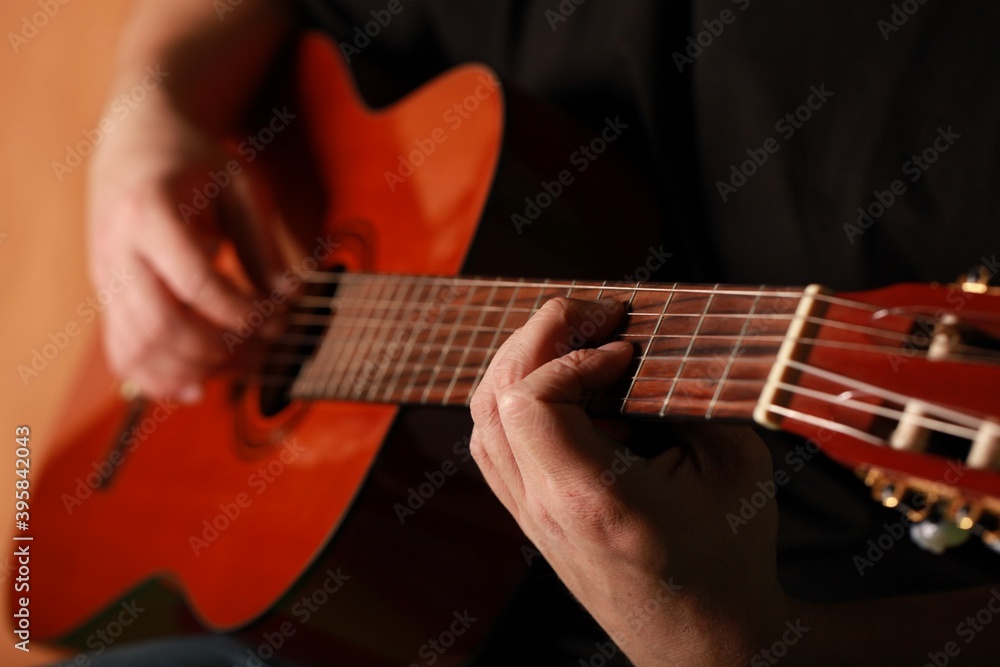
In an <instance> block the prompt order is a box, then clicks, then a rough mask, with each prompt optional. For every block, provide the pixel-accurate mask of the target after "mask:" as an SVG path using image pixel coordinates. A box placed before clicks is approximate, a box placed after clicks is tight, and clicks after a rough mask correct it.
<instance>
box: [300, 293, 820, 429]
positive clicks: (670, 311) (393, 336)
mask: <svg viewBox="0 0 1000 667" xmlns="http://www.w3.org/2000/svg"><path fill="white" fill-rule="evenodd" d="M320 280H323V281H327V282H332V283H335V284H336V291H335V293H334V294H333V295H332V296H330V297H304V298H303V299H302V301H301V303H300V304H299V306H298V309H297V310H296V312H295V313H294V314H293V316H292V322H293V324H294V325H297V326H300V327H309V326H312V327H314V328H315V327H317V326H320V327H322V333H321V335H319V336H318V337H317V338H315V339H314V340H315V347H314V348H313V349H312V352H311V354H309V356H308V359H307V360H306V361H305V363H304V364H303V365H302V366H301V369H300V371H299V373H298V377H297V378H296V380H295V382H294V384H293V386H292V389H291V396H292V397H293V398H297V399H312V400H315V399H327V400H339V401H364V402H386V403H397V404H421V405H455V406H462V405H468V404H469V401H470V400H471V397H472V394H473V393H474V391H475V389H476V386H477V385H478V384H479V382H480V381H481V380H482V378H483V375H484V373H485V372H486V368H487V366H488V365H489V362H490V360H491V359H492V358H493V355H494V354H495V353H496V351H497V349H498V348H499V347H500V346H501V345H502V344H503V343H504V341H506V340H507V338H508V337H509V336H510V334H512V333H513V332H514V331H515V330H516V329H517V328H518V327H521V326H523V325H524V324H525V322H527V320H528V318H529V317H531V315H532V314H534V313H535V312H536V311H537V310H538V309H539V308H541V306H542V305H543V304H544V303H545V302H546V301H548V300H549V299H551V298H553V297H558V296H562V297H569V298H576V299H588V300H596V299H600V298H606V297H611V298H615V299H617V300H619V301H622V302H624V303H625V304H626V313H627V317H626V318H625V321H624V323H623V324H622V325H621V326H620V327H619V330H618V332H617V333H616V335H615V337H616V338H618V339H621V340H626V341H628V342H630V343H633V345H634V346H635V349H636V354H635V360H634V363H633V366H632V372H630V373H629V374H628V376H627V377H626V378H625V379H624V380H623V381H622V382H621V383H620V385H618V386H616V387H614V388H612V389H610V390H608V391H606V392H604V393H602V394H601V395H599V396H594V397H592V398H591V400H590V403H589V405H588V407H589V408H591V409H593V410H594V411H596V412H617V413H621V414H630V415H642V416H661V417H700V418H724V419H743V420H749V419H751V418H752V414H753V410H754V407H755V405H756V403H757V400H758V398H759V397H760V395H761V392H762V390H763V388H764V384H765V381H766V379H767V376H768V373H769V372H770V369H771V367H772V365H773V364H774V361H775V359H776V358H777V356H778V351H779V348H780V347H781V344H782V342H783V341H784V338H785V334H786V333H787V332H788V330H789V327H790V325H791V322H792V319H793V317H794V315H795V311H796V308H797V307H798V304H799V301H800V300H801V298H802V295H803V291H802V290H801V289H795V288H792V289H787V288H766V287H752V288H751V287H734V286H722V285H714V286H712V285H685V284H676V283H675V284H657V283H641V284H640V283H612V282H603V283H586V282H579V281H555V280H543V281H532V280H525V279H516V280H511V279H484V278H453V279H450V278H433V277H421V276H392V275H373V274H325V275H323V276H321V278H320ZM596 326H597V323H596V322H584V323H581V324H580V326H579V329H580V330H579V331H576V330H574V331H572V332H571V337H572V339H571V340H570V341H569V345H572V346H578V345H580V344H582V342H583V338H584V336H587V335H590V334H593V332H594V329H596ZM591 327H593V328H591ZM304 338H306V339H308V337H304ZM569 345H568V346H567V347H566V348H565V349H561V350H556V352H565V351H568V350H569V349H570V347H569Z"/></svg>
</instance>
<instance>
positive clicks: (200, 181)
mask: <svg viewBox="0 0 1000 667" xmlns="http://www.w3.org/2000/svg"><path fill="white" fill-rule="evenodd" d="M232 159H233V157H232V156H231V155H229V154H228V153H226V152H225V151H223V150H222V149H221V148H220V145H219V144H218V142H217V141H215V140H214V139H212V138H211V137H209V136H206V135H205V134H203V133H201V132H200V131H199V130H198V128H196V127H194V126H193V125H192V124H189V123H188V122H187V121H186V119H185V118H184V117H183V116H182V115H181V114H179V113H178V112H177V111H176V110H175V109H174V108H173V107H172V105H171V104H170V100H169V98H168V97H167V95H166V94H161V93H160V92H159V91H153V92H152V93H150V95H149V97H148V98H147V99H146V100H144V101H143V102H142V103H141V104H139V105H138V106H137V107H136V108H135V109H134V110H132V112H131V113H130V115H129V116H128V117H127V118H125V119H124V120H123V121H121V122H120V123H119V124H118V126H117V127H116V128H115V131H114V132H112V133H110V134H108V136H107V138H106V139H105V141H104V143H103V144H102V145H101V146H100V147H99V149H98V150H97V151H96V153H95V155H94V158H93V162H92V163H91V165H90V171H89V181H88V221H89V241H90V242H89V259H90V278H91V282H92V283H93V286H94V288H95V289H97V290H101V289H104V288H106V287H107V286H108V284H109V282H110V281H111V280H112V278H113V275H112V273H113V272H119V275H121V276H124V277H125V279H126V280H127V286H126V287H125V289H124V290H122V291H121V292H120V293H118V294H116V295H114V297H113V299H112V300H111V301H110V303H108V304H107V306H106V308H105V310H104V316H103V333H104V344H105V349H106V352H107V356H108V359H109V360H110V363H111V365H112V368H113V369H114V371H115V372H116V373H118V374H119V375H120V376H121V377H122V378H125V379H128V380H131V381H133V382H135V383H137V384H138V386H139V388H140V389H141V390H142V391H143V393H145V394H146V395H148V396H151V397H161V396H173V397H175V398H178V399H179V400H182V401H185V402H192V401H195V400H197V399H198V398H200V395H201V384H202V382H203V380H204V379H205V377H206V376H207V375H209V374H210V373H212V372H213V371H215V370H217V369H219V368H221V367H223V366H225V365H226V364H227V363H229V362H231V356H232V355H231V354H230V352H229V350H228V349H227V347H226V345H225V344H224V341H223V337H222V336H223V333H224V332H225V331H232V330H234V328H235V327H236V326H237V322H238V320H239V319H240V318H241V317H246V315H247V314H248V313H249V312H250V311H251V309H252V306H251V298H252V297H253V296H255V295H252V294H248V293H246V290H243V289H240V288H239V287H237V285H236V284H234V282H232V281H231V280H230V279H228V278H227V277H225V276H223V275H220V273H219V272H218V271H217V269H216V267H215V266H214V265H213V257H214V256H215V254H216V251H217V250H218V248H219V245H220V242H221V241H222V240H223V239H230V240H233V241H234V242H235V245H236V247H237V248H238V249H239V251H240V257H241V260H242V261H243V264H244V267H245V269H246V273H247V275H248V276H249V277H250V279H251V280H252V281H253V283H254V284H255V286H256V287H257V288H258V289H259V290H261V291H262V292H270V291H271V290H272V289H274V288H276V287H278V283H277V281H276V280H275V279H274V278H273V276H276V275H278V274H280V263H279V260H278V258H277V256H276V255H275V253H274V250H273V247H274V246H273V244H271V243H268V242H267V241H266V239H265V231H264V226H265V222H266V221H265V219H264V218H265V211H264V210H263V209H262V207H261V205H260V204H259V203H258V202H257V201H256V200H255V197H254V195H253V188H251V187H250V184H249V182H248V175H247V174H246V172H245V170H243V173H242V174H241V175H239V176H237V177H234V178H233V179H232V182H231V183H230V184H228V186H227V187H223V188H220V189H219V195H218V196H217V197H215V198H213V199H211V200H210V201H209V205H208V206H207V207H204V208H203V209H199V208H198V206H197V204H202V205H203V204H204V201H205V200H201V201H198V202H195V201H194V200H195V194H194V192H195V189H197V190H198V191H200V192H205V186H206V185H208V184H209V183H212V180H211V179H210V176H209V175H210V173H211V172H213V171H214V172H220V173H221V172H225V171H226V163H227V162H229V161H230V160H232ZM208 192H209V193H212V192H215V190H214V189H212V188H209V190H208ZM272 320H273V321H272ZM272 320H269V321H268V322H267V323H265V325H264V326H262V327H261V328H260V330H259V331H258V333H262V334H263V335H264V336H265V337H266V336H268V335H272V334H274V333H275V331H276V329H277V328H278V326H279V323H278V322H277V321H276V320H275V318H272Z"/></svg>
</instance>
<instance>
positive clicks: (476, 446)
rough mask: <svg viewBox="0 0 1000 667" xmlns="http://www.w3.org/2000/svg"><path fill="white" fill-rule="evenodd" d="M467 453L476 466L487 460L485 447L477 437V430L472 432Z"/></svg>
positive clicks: (480, 438)
mask: <svg viewBox="0 0 1000 667" xmlns="http://www.w3.org/2000/svg"><path fill="white" fill-rule="evenodd" d="M469 453H470V454H471V455H472V459H473V460H474V461H475V462H476V463H477V464H481V463H482V462H483V461H486V460H487V459H489V456H488V455H487V453H486V445H484V444H483V439H482V437H481V436H480V435H479V429H478V428H477V429H473V431H472V438H471V439H470V440H469Z"/></svg>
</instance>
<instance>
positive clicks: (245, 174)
mask: <svg viewBox="0 0 1000 667" xmlns="http://www.w3.org/2000/svg"><path fill="white" fill-rule="evenodd" d="M232 179H233V180H232V183H231V184H230V186H229V188H227V190H226V195H225V196H224V197H223V198H222V201H221V207H220V211H219V226H220V228H221V231H222V232H223V234H224V235H225V236H226V237H227V238H229V239H230V240H231V241H232V243H233V247H234V249H235V250H236V254H237V256H238V257H239V259H240V264H241V265H242V267H243V270H244V271H245V272H246V274H247V278H249V279H250V282H251V283H252V284H253V285H254V287H255V288H257V290H259V291H260V292H261V293H262V294H269V293H271V292H272V291H274V290H276V289H281V276H282V274H283V273H284V271H285V269H286V268H287V267H286V266H285V264H284V262H283V261H282V257H281V253H280V252H279V249H278V248H279V245H278V242H277V240H278V239H277V234H276V231H275V227H276V223H277V218H278V211H277V206H276V205H275V203H274V198H273V196H272V194H271V190H270V188H269V187H268V186H267V183H266V182H265V180H264V179H263V177H262V176H261V175H260V174H259V173H257V172H256V170H253V169H252V168H251V167H250V166H249V165H244V168H243V169H242V170H240V171H239V172H238V173H237V174H236V175H234V176H233V177H232Z"/></svg>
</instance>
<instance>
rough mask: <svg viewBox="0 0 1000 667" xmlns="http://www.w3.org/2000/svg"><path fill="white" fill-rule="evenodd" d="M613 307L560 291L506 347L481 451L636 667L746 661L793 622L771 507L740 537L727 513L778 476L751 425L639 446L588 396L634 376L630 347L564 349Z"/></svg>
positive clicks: (536, 536)
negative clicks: (603, 420) (593, 410)
mask: <svg viewBox="0 0 1000 667" xmlns="http://www.w3.org/2000/svg"><path fill="white" fill-rule="evenodd" d="M609 307H610V305H609V304H604V305H601V304H599V303H598V304H595V303H590V302H584V301H576V300H566V299H555V300H552V301H550V302H548V303H546V304H545V306H544V307H543V308H542V309H541V310H540V311H539V312H538V313H537V314H536V315H535V316H534V317H532V319H531V320H530V321H529V322H528V323H527V324H526V325H525V326H524V327H523V328H522V329H520V330H519V331H517V332H516V333H515V334H514V335H513V336H511V338H510V339H509V340H508V341H507V342H506V343H505V344H504V345H503V346H502V347H501V348H500V350H499V351H498V353H497V355H496V357H495V358H494V360H493V361H492V363H491V364H490V367H489V369H488V371H487V372H486V374H485V376H484V378H483V381H482V383H481V384H480V386H479V388H478V390H477V391H476V393H475V395H474V396H473V399H472V415H473V418H474V420H475V430H474V431H473V436H472V443H471V449H472V453H473V455H474V457H475V459H476V462H477V463H478V464H479V466H480V468H481V470H482V471H483V474H484V475H485V477H486V480H487V482H488V483H489V485H490V487H491V488H492V489H493V491H494V492H495V493H496V495H497V496H498V497H499V499H500V501H501V502H502V503H503V504H504V505H505V506H506V507H507V509H508V510H510V512H511V513H512V514H513V516H514V518H515V519H516V520H517V522H518V523H519V524H520V526H521V528H522V529H523V530H524V532H525V534H526V535H527V536H528V538H529V539H531V541H532V542H533V543H534V544H535V545H536V547H537V548H538V549H539V550H540V551H541V553H542V554H543V555H544V556H545V557H546V559H547V560H548V561H549V563H550V564H551V565H552V567H553V568H554V569H555V571H556V572H557V573H558V574H559V576H560V578H561V579H562V580H563V581H564V582H565V583H566V585H567V586H568V587H569V589H570V591H572V592H573V594H574V595H576V597H577V598H578V599H579V600H580V601H581V602H582V603H583V604H584V606H586V607H587V609H588V610H589V611H590V612H591V614H593V615H594V617H595V618H596V619H597V620H598V621H599V622H600V623H601V625H602V626H603V627H604V628H605V630H607V631H608V633H609V634H610V636H611V638H612V639H613V640H614V641H615V642H616V643H618V645H619V646H620V647H621V649H622V650H624V651H625V653H626V654H628V655H629V657H630V658H631V659H632V660H633V661H635V663H636V664H638V665H659V664H664V665H666V664H670V665H674V664H690V665H700V664H713V665H724V664H736V663H739V662H740V661H743V664H746V661H747V660H748V659H749V657H750V655H751V654H752V653H753V652H755V651H756V648H755V647H759V646H761V645H764V644H765V642H766V643H768V644H769V643H770V642H771V641H772V639H773V637H774V636H775V634H774V633H777V634H779V635H780V631H779V628H781V626H782V623H784V621H785V620H787V617H786V616H785V614H786V613H787V612H786V610H785V605H786V602H785V599H784V596H783V594H782V592H781V590H780V588H779V586H778V583H777V576H776V570H775V536H776V530H777V515H776V511H775V508H774V505H773V503H772V504H769V505H768V506H766V507H765V508H764V509H763V510H761V512H760V514H758V516H756V517H754V519H753V520H752V521H751V522H749V525H747V526H743V527H742V528H741V530H740V531H738V533H737V534H735V535H734V533H733V531H732V530H731V528H730V526H729V524H728V523H727V520H726V518H725V517H726V514H727V513H728V512H731V511H733V508H735V507H739V500H740V498H741V497H748V496H749V495H751V494H752V493H753V492H754V491H756V490H757V487H756V486H755V484H756V482H757V481H758V480H769V479H770V478H771V462H770V456H769V454H768V452H767V449H766V448H765V447H764V445H763V443H762V442H761V441H760V439H759V438H758V437H757V436H756V435H755V434H754V433H753V431H752V430H750V429H727V428H719V427H713V428H709V427H698V428H693V427H692V428H687V429H682V430H681V432H682V433H683V434H684V440H685V442H683V443H680V445H679V446H676V447H673V448H671V449H668V450H667V451H666V452H665V453H663V454H660V455H659V456H656V457H654V458H652V459H645V458H641V457H636V456H634V455H632V454H631V453H630V452H627V450H626V449H625V447H624V445H622V444H621V443H620V442H618V441H616V440H614V439H612V437H611V436H610V435H608V431H607V429H604V428H601V427H595V425H594V423H593V422H592V421H591V420H590V418H589V417H588V416H587V415H586V413H585V412H584V411H583V408H582V407H581V405H580V402H581V399H582V397H583V396H584V394H585V393H587V392H589V391H594V390H599V389H602V388H605V387H607V386H609V385H611V384H612V383H613V382H614V381H615V380H617V379H619V378H620V376H621V375H622V374H623V373H624V372H625V371H626V369H627V367H628V366H629V362H630V359H631V355H632V352H631V346H629V345H628V344H626V343H622V342H617V343H610V344H608V345H605V346H603V347H601V348H597V349H582V350H576V351H573V352H571V353H569V354H567V355H565V356H562V357H559V356H558V355H557V352H556V349H557V345H560V344H563V345H565V344H566V343H568V341H569V339H570V329H571V328H573V329H575V330H576V331H580V330H587V327H583V326H581V324H582V323H583V322H585V321H587V320H588V319H590V320H591V321H592V322H595V323H596V322H600V321H604V320H607V321H606V324H604V325H603V326H601V327H600V328H599V329H598V331H597V332H596V333H595V335H594V337H593V339H592V340H591V341H590V342H591V343H596V342H600V341H601V340H602V339H604V338H606V337H608V336H609V335H610V334H611V333H612V331H613V330H614V328H615V326H616V325H617V322H618V320H619V319H620V317H621V312H622V307H621V305H620V304H617V305H616V306H615V307H614V309H613V316H612V317H610V318H602V317H593V316H594V315H595V314H596V313H597V312H598V311H600V310H601V309H603V310H604V312H605V313H607V312H608V308H609Z"/></svg>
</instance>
